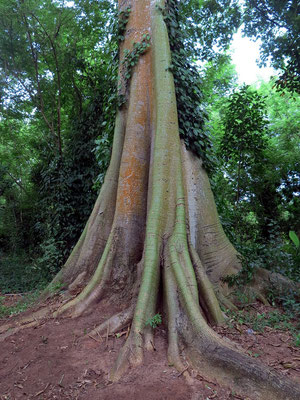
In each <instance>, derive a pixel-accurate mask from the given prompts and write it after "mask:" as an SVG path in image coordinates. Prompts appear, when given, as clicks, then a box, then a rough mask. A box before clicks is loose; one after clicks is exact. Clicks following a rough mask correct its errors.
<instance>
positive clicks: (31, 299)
mask: <svg viewBox="0 0 300 400" xmlns="http://www.w3.org/2000/svg"><path fill="white" fill-rule="evenodd" d="M39 295H40V291H39V290H35V291H33V292H30V293H27V294H26V295H24V296H22V297H21V298H20V300H19V301H18V302H17V303H15V304H12V305H6V304H5V300H6V298H5V296H0V319H1V318H6V317H8V316H10V315H17V314H20V313H21V312H23V311H26V310H27V309H28V308H29V307H30V306H32V305H33V304H34V303H35V302H36V300H37V299H38V297H39Z"/></svg>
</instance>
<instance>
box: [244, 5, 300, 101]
mask: <svg viewBox="0 0 300 400" xmlns="http://www.w3.org/2000/svg"><path fill="white" fill-rule="evenodd" d="M243 22H244V28H243V31H244V33H245V34H246V35H247V36H249V37H252V38H254V39H255V40H257V39H261V41H262V44H261V63H262V64H266V62H267V61H271V63H272V65H273V66H274V68H276V69H281V70H282V71H283V72H282V74H281V76H280V77H279V79H278V80H277V82H276V86H277V87H278V88H279V89H281V90H284V89H287V90H289V91H292V92H293V91H294V92H297V93H299V92H300V57H299V29H300V24H299V4H298V2H297V0H284V1H282V0H264V1H257V0H250V1H247V2H246V3H245V10H244V16H243Z"/></svg>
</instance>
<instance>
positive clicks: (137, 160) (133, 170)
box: [116, 1, 153, 219]
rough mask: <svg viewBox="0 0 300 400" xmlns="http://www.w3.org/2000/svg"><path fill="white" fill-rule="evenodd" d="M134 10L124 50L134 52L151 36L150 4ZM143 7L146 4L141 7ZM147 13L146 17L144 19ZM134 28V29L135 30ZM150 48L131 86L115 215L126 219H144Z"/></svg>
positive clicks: (150, 91)
mask: <svg viewBox="0 0 300 400" xmlns="http://www.w3.org/2000/svg"><path fill="white" fill-rule="evenodd" d="M134 3H135V4H134V7H132V13H131V14H130V19H129V23H128V26H127V31H126V35H125V42H124V47H125V48H129V49H130V48H131V46H132V43H133V41H136V42H138V41H140V40H141V39H142V34H143V33H145V32H147V33H150V1H147V3H148V4H147V5H146V6H145V4H144V3H145V2H140V1H136V2H134ZM141 3H143V4H141ZM145 10H146V14H147V15H146V16H145ZM133 27H134V29H133ZM151 56H152V51H151V47H150V49H149V50H148V51H147V53H146V54H144V55H142V56H141V57H140V59H139V61H138V65H137V66H136V67H135V68H134V71H133V76H132V78H131V82H130V101H129V104H127V106H128V120H127V125H126V133H125V140H124V147H123V154H122V161H121V167H120V174H119V182H118V195H117V208H116V212H117V214H119V215H122V216H123V218H124V217H125V218H126V216H127V218H126V219H128V218H130V217H129V216H130V215H132V214H134V215H135V216H137V217H145V213H146V207H145V205H146V202H147V186H148V175H149V157H150V143H151V123H149V121H151V117H152V115H151V114H152V113H151V106H150V104H151V103H152V99H151V95H152V92H153V91H152V81H153V79H152V76H151V62H150V61H151Z"/></svg>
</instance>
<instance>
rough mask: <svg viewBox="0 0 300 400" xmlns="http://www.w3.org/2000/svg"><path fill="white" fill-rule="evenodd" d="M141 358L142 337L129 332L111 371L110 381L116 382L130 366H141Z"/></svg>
mask: <svg viewBox="0 0 300 400" xmlns="http://www.w3.org/2000/svg"><path fill="white" fill-rule="evenodd" d="M143 358H144V357H143V337H142V335H141V334H138V333H135V332H133V331H131V332H130V334H129V337H128V339H127V340H126V343H125V344H124V346H123V347H122V349H121V351H120V353H119V356H118V358H117V360H116V362H115V364H114V366H113V368H112V370H111V373H110V380H111V381H113V382H116V381H118V380H119V379H120V378H121V377H122V375H124V373H125V372H126V371H127V370H128V368H129V367H130V366H132V367H137V366H138V365H141V364H142V362H143Z"/></svg>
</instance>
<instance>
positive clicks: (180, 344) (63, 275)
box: [50, 0, 300, 400]
mask: <svg viewBox="0 0 300 400" xmlns="http://www.w3.org/2000/svg"><path fill="white" fill-rule="evenodd" d="M164 3H165V2H164V1H163V0H159V1H153V0H144V1H138V0H131V1H130V3H129V2H128V1H119V7H120V10H124V9H125V8H126V7H129V4H130V6H131V12H130V18H129V22H128V25H127V27H126V34H125V40H124V42H123V43H122V44H121V49H120V55H121V56H120V79H121V83H122V85H123V93H125V99H126V103H125V104H124V105H123V107H122V108H121V109H120V110H119V111H118V114H117V118H116V124H115V134H114V143H113V152H112V158H111V163H110V166H109V169H108V172H107V175H106V178H105V181H104V184H103V186H102V189H101V191H100V194H99V197H98V199H97V201H96V204H95V206H94V209H93V211H92V213H91V216H90V218H89V220H88V222H87V224H86V227H85V229H84V231H83V233H82V235H81V237H80V239H79V241H78V243H77V245H76V246H75V248H74V250H73V252H72V254H71V255H70V257H69V259H68V261H67V263H66V265H65V266H64V268H63V269H62V270H61V271H60V273H59V274H58V275H57V276H56V277H55V279H54V281H53V282H52V284H51V285H50V286H53V285H54V284H56V283H57V282H63V284H64V286H65V287H66V288H68V289H69V290H68V292H69V296H70V300H69V301H67V302H66V303H65V304H64V305H63V306H62V307H61V308H60V309H59V310H58V311H57V312H56V313H55V316H59V315H61V314H68V315H71V316H73V317H79V316H80V315H82V313H89V312H93V310H94V307H98V306H99V302H100V301H102V300H103V299H109V301H113V302H118V303H119V305H120V306H122V308H123V311H122V312H120V313H118V314H116V315H112V316H111V318H110V319H109V320H108V321H106V322H104V323H103V324H101V325H100V326H99V327H97V328H96V329H95V330H94V331H92V332H91V333H93V332H96V331H97V332H99V333H100V332H107V329H109V331H110V332H111V333H112V332H117V331H118V330H119V329H121V328H123V327H124V326H128V325H129V324H131V328H130V334H129V337H128V339H127V340H126V343H125V344H124V347H123V349H122V351H121V352H120V354H119V357H118V359H117V361H116V364H115V366H114V367H113V369H112V372H111V379H112V380H117V379H119V378H120V376H121V375H122V374H123V373H124V372H125V371H126V369H127V368H128V366H129V365H132V366H136V365H139V364H140V363H141V362H142V360H143V351H144V349H146V350H149V351H151V350H153V343H154V337H153V329H152V328H151V326H149V324H147V321H149V319H151V318H153V316H154V315H155V314H156V312H157V310H158V307H160V308H159V309H160V310H161V312H162V314H163V321H164V323H165V325H166V326H167V329H168V360H169V363H171V364H173V365H174V366H175V367H176V368H177V369H178V370H179V371H180V372H182V373H183V374H184V375H185V376H186V377H187V379H191V377H190V373H189V371H188V370H187V368H186V366H185V365H184V362H183V357H182V356H183V354H184V355H185V357H187V358H188V360H189V362H190V366H191V367H193V368H195V369H196V370H199V371H201V374H202V375H203V376H205V377H208V378H210V377H211V376H212V375H213V376H214V378H215V379H216V380H218V381H219V382H220V383H223V384H226V385H229V386H230V387H232V388H234V390H235V391H236V392H237V393H241V394H243V395H245V394H246V395H248V396H250V397H253V396H254V397H253V398H255V399H264V400H268V399H272V400H273V399H285V400H286V399H296V398H298V397H297V396H300V389H299V386H297V385H296V384H295V383H294V382H291V381H287V380H286V379H284V380H283V379H282V378H281V377H280V376H279V375H276V374H275V373H273V372H272V371H270V370H269V369H268V367H266V366H263V365H261V364H259V363H258V362H257V361H256V360H253V359H251V358H250V357H248V356H246V355H245V354H244V353H243V351H242V350H241V349H239V348H237V346H236V345H233V344H230V343H228V342H225V341H224V340H223V339H221V338H220V337H219V336H218V335H217V334H216V333H215V332H214V331H213V329H212V328H211V327H210V326H209V324H208V323H210V324H218V323H222V322H223V314H222V312H221V309H220V305H219V301H218V298H219V299H220V300H221V301H223V300H224V298H225V297H224V293H225V294H226V286H225V284H223V283H222V278H223V277H225V276H227V275H229V274H233V273H236V272H238V271H239V270H240V268H241V265H240V262H239V259H238V255H237V252H236V251H235V249H234V248H233V246H232V245H231V243H230V242H229V240H228V239H227V237H226V236H225V234H224V231H223V229H222V226H221V224H220V221H219V218H218V214H217V211H216V206H215V203H214V198H213V194H212V192H211V189H210V185H209V181H208V178H207V175H206V172H205V170H204V169H203V167H202V164H201V160H199V159H198V158H197V157H196V156H194V155H193V154H191V153H190V152H189V151H188V150H187V149H186V148H185V146H184V144H182V143H181V141H180V138H179V129H178V117H177V105H176V95H175V87H174V80H173V75H172V73H171V72H170V68H169V67H170V65H171V54H170V46H169V41H168V32H167V29H166V25H165V23H164V19H163V15H162V12H161V10H160V8H164V5H165V4H164ZM157 6H159V7H157ZM143 35H150V38H151V39H150V42H151V46H150V48H149V49H148V51H147V52H146V53H145V54H143V55H141V56H140V58H139V60H138V63H137V65H135V66H134V70H133V74H132V77H131V79H130V81H129V82H127V80H126V77H125V78H124V72H126V71H124V62H123V60H124V57H125V55H124V49H128V50H129V52H130V51H132V49H133V46H134V45H133V42H136V43H140V42H141V41H142V40H143ZM159 293H161V294H162V298H163V304H158V297H159ZM74 295H75V296H76V297H74ZM182 348H183V349H184V350H182Z"/></svg>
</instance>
